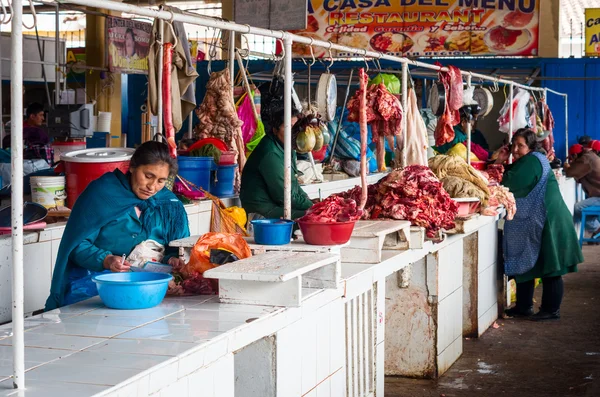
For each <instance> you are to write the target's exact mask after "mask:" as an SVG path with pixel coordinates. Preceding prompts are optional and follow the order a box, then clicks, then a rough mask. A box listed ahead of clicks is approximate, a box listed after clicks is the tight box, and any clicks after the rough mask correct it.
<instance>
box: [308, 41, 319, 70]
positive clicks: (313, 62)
mask: <svg viewBox="0 0 600 397" xmlns="http://www.w3.org/2000/svg"><path fill="white" fill-rule="evenodd" d="M314 42H315V39H313V38H312V37H311V38H310V44H309V48H310V56H311V57H312V63H311V64H310V66H311V67H312V66H315V62H317V59H316V58H315V53H314V51H313V43H314Z"/></svg>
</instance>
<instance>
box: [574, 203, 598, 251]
mask: <svg viewBox="0 0 600 397" xmlns="http://www.w3.org/2000/svg"><path fill="white" fill-rule="evenodd" d="M587 216H598V217H600V207H587V208H584V209H582V210H581V229H580V231H579V246H580V247H582V246H583V243H587V242H593V243H600V233H599V234H597V235H595V236H592V238H585V218H586V217H587Z"/></svg>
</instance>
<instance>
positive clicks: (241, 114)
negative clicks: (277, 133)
mask: <svg viewBox="0 0 600 397" xmlns="http://www.w3.org/2000/svg"><path fill="white" fill-rule="evenodd" d="M252 106H254V105H253V104H252V99H251V98H250V97H249V96H248V95H242V97H241V98H240V100H239V101H238V103H236V107H237V115H238V118H239V119H240V120H241V121H243V122H244V124H242V127H241V128H242V139H243V140H244V144H247V143H248V142H250V140H251V139H252V137H253V136H254V133H255V132H256V126H257V123H256V118H255V117H254V112H253V110H252Z"/></svg>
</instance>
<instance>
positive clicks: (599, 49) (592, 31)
mask: <svg viewBox="0 0 600 397" xmlns="http://www.w3.org/2000/svg"><path fill="white" fill-rule="evenodd" d="M585 56H586V57H597V56H600V8H586V9H585Z"/></svg>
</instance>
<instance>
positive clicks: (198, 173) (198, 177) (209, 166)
mask: <svg viewBox="0 0 600 397" xmlns="http://www.w3.org/2000/svg"><path fill="white" fill-rule="evenodd" d="M177 163H178V164H179V175H180V176H181V177H182V178H184V179H187V180H188V181H190V182H192V183H193V184H194V185H196V186H198V187H201V188H202V189H204V190H206V191H207V192H209V193H210V192H211V190H210V185H211V183H210V171H211V170H213V169H214V168H215V161H214V159H213V158H212V157H177Z"/></svg>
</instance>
